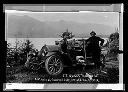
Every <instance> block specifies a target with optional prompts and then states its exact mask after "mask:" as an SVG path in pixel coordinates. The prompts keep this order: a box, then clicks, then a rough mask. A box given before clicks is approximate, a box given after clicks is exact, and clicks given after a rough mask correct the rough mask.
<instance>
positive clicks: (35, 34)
mask: <svg viewBox="0 0 128 92" xmlns="http://www.w3.org/2000/svg"><path fill="white" fill-rule="evenodd" d="M67 28H68V30H69V31H70V32H72V33H73V34H74V35H75V37H88V36H89V33H90V32H91V31H92V30H94V31H96V33H97V35H102V36H108V35H110V34H111V33H112V32H114V28H113V27H111V26H108V25H103V24H93V23H86V24H85V23H78V22H74V21H64V20H60V21H39V20H36V19H34V18H32V17H29V16H27V15H25V16H16V15H10V16H8V37H9V38H12V37H15V34H18V35H17V37H19V38H21V37H26V35H28V36H29V37H31V38H56V37H59V36H58V35H59V34H61V33H62V32H64V31H65V30H66V29H67Z"/></svg>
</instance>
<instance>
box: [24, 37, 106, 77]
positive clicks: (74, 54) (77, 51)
mask: <svg viewBox="0 0 128 92" xmlns="http://www.w3.org/2000/svg"><path fill="white" fill-rule="evenodd" d="M85 42H86V40H85V39H77V40H75V39H73V40H71V41H68V52H67V53H64V52H62V51H61V46H60V44H61V41H60V42H59V43H58V42H57V44H56V45H44V46H43V47H42V48H41V50H40V51H39V52H38V54H35V55H34V53H30V54H29V55H28V58H27V62H26V63H25V66H26V67H27V68H28V69H32V70H39V69H42V68H45V70H46V72H47V73H48V74H49V75H52V76H56V75H59V74H61V73H62V71H63V70H64V69H65V68H66V67H75V66H77V65H82V66H83V67H86V65H89V64H94V62H93V61H92V57H91V56H90V55H89V54H88V53H86V49H85V46H86V44H85ZM100 59H101V61H100V62H101V63H104V60H105V56H104V55H103V54H101V58H100Z"/></svg>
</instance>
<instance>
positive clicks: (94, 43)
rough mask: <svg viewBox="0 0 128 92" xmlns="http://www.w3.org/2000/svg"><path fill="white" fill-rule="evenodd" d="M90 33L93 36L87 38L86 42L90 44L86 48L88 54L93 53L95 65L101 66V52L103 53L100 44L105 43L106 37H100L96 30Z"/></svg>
mask: <svg viewBox="0 0 128 92" xmlns="http://www.w3.org/2000/svg"><path fill="white" fill-rule="evenodd" d="M90 35H91V37H90V38H89V39H87V40H86V43H87V44H88V46H87V48H86V50H87V54H88V52H89V53H91V55H92V59H93V62H94V63H95V66H96V67H99V64H100V63H99V61H100V53H101V48H100V46H102V45H103V43H104V39H101V38H100V37H97V36H96V33H95V32H94V31H92V32H91V33H90ZM100 41H101V43H100V46H99V42H100Z"/></svg>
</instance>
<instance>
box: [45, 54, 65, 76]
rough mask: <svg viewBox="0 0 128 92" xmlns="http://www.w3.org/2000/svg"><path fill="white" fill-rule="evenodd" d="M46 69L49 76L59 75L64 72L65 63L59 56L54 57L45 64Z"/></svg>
mask: <svg viewBox="0 0 128 92" xmlns="http://www.w3.org/2000/svg"><path fill="white" fill-rule="evenodd" d="M45 69H46V71H47V73H48V74H49V75H52V76H55V75H59V74H61V73H62V71H63V62H62V60H61V58H60V57H59V56H56V55H52V56H50V57H48V58H47V60H46V62H45Z"/></svg>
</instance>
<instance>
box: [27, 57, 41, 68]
mask: <svg viewBox="0 0 128 92" xmlns="http://www.w3.org/2000/svg"><path fill="white" fill-rule="evenodd" d="M25 67H26V68H28V69H29V70H39V68H40V67H39V64H38V63H36V62H35V58H34V59H32V57H31V56H29V57H28V58H27V62H26V63H25Z"/></svg>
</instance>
